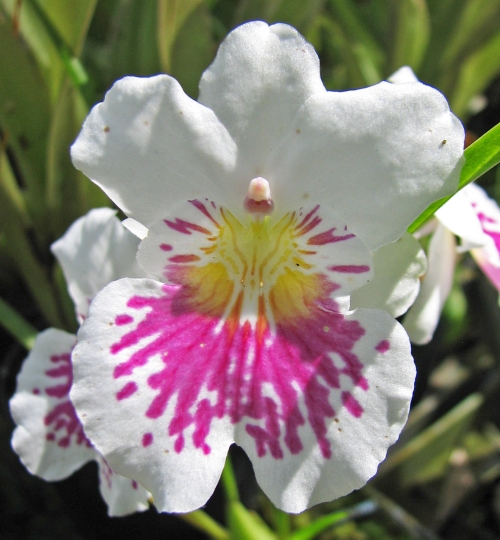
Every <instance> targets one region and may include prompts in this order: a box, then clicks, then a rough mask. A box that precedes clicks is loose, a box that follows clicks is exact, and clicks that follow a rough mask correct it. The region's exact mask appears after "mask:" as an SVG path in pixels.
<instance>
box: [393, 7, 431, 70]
mask: <svg viewBox="0 0 500 540" xmlns="http://www.w3.org/2000/svg"><path fill="white" fill-rule="evenodd" d="M396 4H397V8H396V14H395V15H396V20H395V38H394V42H393V44H392V53H393V55H392V70H391V71H396V70H397V69H399V68H400V67H401V66H410V67H411V68H413V70H414V71H417V70H418V68H419V67H420V64H421V62H422V60H423V57H424V54H425V51H426V49H427V45H428V43H429V36H430V20H429V12H428V10H427V4H426V1H425V0H399V1H398V2H397V3H396Z"/></svg>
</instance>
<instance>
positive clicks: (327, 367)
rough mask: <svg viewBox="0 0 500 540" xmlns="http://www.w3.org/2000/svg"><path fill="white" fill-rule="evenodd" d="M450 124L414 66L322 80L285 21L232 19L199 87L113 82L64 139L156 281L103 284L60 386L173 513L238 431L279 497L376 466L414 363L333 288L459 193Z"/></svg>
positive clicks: (403, 347) (372, 318)
mask: <svg viewBox="0 0 500 540" xmlns="http://www.w3.org/2000/svg"><path fill="white" fill-rule="evenodd" d="M463 136H464V133H463V129H462V126H461V125H460V123H459V121H458V120H457V119H456V118H455V117H454V116H453V115H452V114H451V113H450V111H449V108H448V105H447V103H446V101H445V99H444V98H443V96H442V95H441V94H440V93H439V92H437V91H436V90H434V89H432V88H429V87H427V86H425V85H423V84H421V83H410V84H405V85H392V84H389V83H380V84H379V85H376V86H373V87H371V88H367V89H364V90H356V91H352V92H343V93H333V92H327V91H326V90H325V88H324V86H323V84H322V83H321V79H320V76H319V62H318V58H317V56H316V54H315V52H314V50H313V48H312V47H311V46H310V45H309V44H308V43H306V42H305V41H304V39H303V38H302V37H301V36H300V35H299V34H298V33H297V32H296V31H295V30H294V29H293V28H291V27H289V26H286V25H274V26H271V27H268V26H267V25H266V24H265V23H262V22H254V23H248V24H245V25H243V26H241V27H239V28H237V29H236V30H234V31H233V32H232V33H231V34H230V35H229V36H228V37H227V38H226V40H225V41H224V43H223V44H222V45H221V47H220V49H219V52H218V54H217V57H216V59H215V61H214V63H213V64H212V65H211V66H210V68H209V69H208V70H207V71H206V72H205V74H204V75H203V77H202V80H201V83H200V97H199V101H198V102H196V101H193V100H191V99H190V98H188V97H187V96H186V95H185V94H184V93H183V91H182V89H181V88H180V86H179V85H178V83H177V82H176V81H175V80H174V79H172V78H171V77H169V76H166V75H163V76H157V77H152V78H150V79H139V78H133V77H127V78H125V79H122V80H121V81H118V82H117V83H116V84H115V86H114V87H113V88H112V89H111V90H110V91H109V93H108V94H107V96H106V99H105V101H104V103H102V104H100V105H98V106H96V107H95V108H94V109H93V111H92V112H91V114H90V116H89V117H88V119H87V120H86V122H85V124H84V127H83V130H82V132H81V134H80V136H79V137H78V139H77V141H76V142H75V144H74V145H73V147H72V157H73V161H74V163H75V165H76V166H77V168H79V169H81V170H82V171H83V172H84V173H85V174H86V175H87V176H89V177H90V178H91V179H92V180H93V181H94V182H96V183H97V184H98V185H100V186H101V187H102V188H103V189H104V190H105V191H106V193H107V194H108V195H109V196H110V197H111V198H112V199H113V200H114V201H115V203H116V204H117V205H118V206H119V207H120V208H121V209H122V210H123V211H124V212H125V213H126V214H127V215H128V216H129V217H130V218H132V219H133V220H135V221H131V222H130V221H129V226H130V227H131V228H133V229H134V230H136V231H143V235H146V233H147V236H146V237H145V238H144V240H143V242H142V244H141V246H140V249H139V256H138V261H139V264H140V265H141V266H142V267H143V269H144V270H145V271H147V272H148V273H150V274H152V275H155V276H157V278H158V281H155V280H150V279H121V280H118V281H116V282H114V283H112V284H110V285H109V286H108V287H106V288H105V289H104V290H103V291H102V292H101V293H100V294H98V295H97V297H96V298H95V300H94V301H93V303H92V305H91V307H90V311H89V316H88V318H87V319H86V321H85V322H84V324H83V326H82V329H81V331H80V333H79V335H78V340H79V343H78V345H77V347H76V349H75V351H74V353H73V361H74V386H73V389H72V392H71V398H72V400H73V402H74V404H75V406H76V409H77V411H78V414H79V417H80V419H81V421H82V423H83V424H84V427H85V431H86V433H87V435H88V436H89V437H90V439H91V440H92V442H93V444H95V446H96V448H97V449H98V450H99V451H100V452H101V453H102V454H103V455H104V456H105V458H106V460H107V461H108V462H109V463H110V465H111V466H112V467H113V469H115V470H116V471H118V472H119V473H120V474H122V475H124V476H130V477H133V478H134V479H136V480H137V481H138V482H140V484H142V485H143V486H144V487H145V488H147V489H148V490H150V491H151V492H152V493H153V496H154V500H155V504H156V506H157V507H158V509H159V510H166V511H175V512H186V511H190V510H193V509H195V508H198V507H199V506H201V505H203V504H204V503H205V502H206V500H207V499H208V498H209V496H210V495H211V493H212V492H213V490H214V488H215V485H216V483H217V481H218V478H219V476H220V474H221V471H222V468H223V466H224V461H225V456H226V453H227V450H228V447H229V446H230V444H231V443H233V442H236V443H237V444H239V445H240V446H242V447H243V448H244V449H245V451H246V452H247V454H248V455H249V457H250V459H251V460H252V463H253V465H254V468H255V472H256V476H257V479H258V482H259V484H260V485H261V487H262V489H263V490H264V491H265V492H266V494H267V495H268V496H269V497H270V498H271V500H272V501H273V502H274V503H275V504H276V505H277V506H278V507H280V508H282V509H284V510H286V511H290V512H300V511H302V510H304V509H305V508H307V507H308V506H311V505H313V504H317V503H319V502H322V501H326V500H331V499H333V498H335V497H339V496H342V495H344V494H346V493H349V492H350V491H352V490H353V489H357V488H359V487H361V486H362V485H363V484H364V483H365V482H366V481H367V480H368V479H369V478H370V477H371V476H373V475H374V474H375V472H376V469H377V466H378V464H379V463H380V461H381V460H382V459H384V457H385V454H386V451H387V448H388V446H389V445H390V444H392V443H393V442H394V441H395V440H396V439H397V437H398V435H399V433H400V431H401V429H402V427H403V425H404V423H405V421H406V417H407V413H408V408H409V403H410V399H411V395H412V390H413V382H414V377H415V368H414V364H413V360H412V357H411V354H410V345H409V341H408V337H407V335H406V333H405V331H404V329H403V328H402V327H401V326H400V325H399V324H398V323H397V322H396V321H395V320H394V319H393V318H392V317H391V316H390V315H388V314H387V313H386V312H385V311H381V310H372V309H361V308H360V309H357V310H355V311H352V312H350V311H348V309H349V295H350V293H351V292H352V291H354V290H355V289H356V288H358V287H360V286H362V285H364V284H366V283H367V282H368V281H369V280H370V279H371V277H372V274H373V271H372V267H373V264H372V255H371V252H372V251H373V250H375V249H377V248H379V247H381V246H383V245H385V244H388V243H390V242H393V241H395V240H397V239H398V238H400V237H401V236H402V235H403V233H404V231H405V230H406V228H407V226H408V225H409V224H410V223H411V222H412V221H413V219H415V217H417V216H418V215H419V214H420V213H421V212H422V211H423V210H424V209H425V208H426V207H427V206H428V205H429V204H430V203H431V202H432V201H434V200H435V199H438V198H440V197H443V196H445V195H448V194H450V193H452V192H453V191H454V190H455V189H456V187H457V182H458V175H459V172H460V168H461V155H462V147H463ZM443 141H444V142H443Z"/></svg>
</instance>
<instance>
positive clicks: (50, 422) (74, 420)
mask: <svg viewBox="0 0 500 540" xmlns="http://www.w3.org/2000/svg"><path fill="white" fill-rule="evenodd" d="M50 361H51V362H52V363H53V364H55V365H56V367H54V368H52V369H48V370H47V371H46V372H45V374H46V375H47V376H48V377H50V378H53V379H60V378H64V379H65V380H64V382H61V383H59V384H56V385H55V386H49V387H47V388H45V394H47V395H48V396H50V397H52V398H56V399H58V400H60V402H59V403H57V404H56V405H55V406H54V407H53V409H52V410H51V411H49V413H48V414H47V415H46V416H45V418H44V423H45V425H46V426H47V428H49V426H50V428H51V429H52V431H48V433H47V435H46V439H47V440H48V441H54V442H56V441H57V445H58V446H60V447H61V448H67V447H68V446H70V444H71V439H72V437H74V440H75V442H76V444H85V445H87V446H88V447H89V448H91V447H92V444H91V442H90V441H89V440H88V439H87V437H85V433H84V432H83V427H82V425H81V424H80V421H79V420H78V417H77V416H76V411H75V408H74V407H73V404H72V403H71V401H70V399H69V391H70V389H71V385H72V384H73V369H72V366H71V353H69V352H68V353H64V354H57V355H53V356H51V357H50ZM58 432H59V433H58ZM58 434H59V436H60V437H59V440H58V439H57V436H58ZM61 435H62V436H61Z"/></svg>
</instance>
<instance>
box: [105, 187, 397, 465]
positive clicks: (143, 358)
mask: <svg viewBox="0 0 500 540" xmlns="http://www.w3.org/2000/svg"><path fill="white" fill-rule="evenodd" d="M259 182H260V185H259V191H260V192H261V193H262V192H264V193H263V194H262V200H266V201H267V200H270V193H269V185H268V184H267V182H266V184H267V185H264V186H263V189H261V188H262V185H263V182H262V179H259ZM252 188H253V186H252V185H251V189H252ZM250 194H251V195H252V193H250ZM253 196H254V197H255V195H253ZM248 198H249V197H247V199H248ZM253 200H254V199H253ZM177 211H178V212H179V213H180V215H181V216H182V217H175V218H174V217H171V218H168V219H164V220H163V221H162V222H160V223H158V224H156V225H155V226H153V227H152V229H151V230H150V234H149V236H148V237H147V238H146V239H145V240H144V241H143V242H142V244H141V247H140V252H139V262H140V263H141V264H142V265H143V267H144V268H145V269H147V270H148V271H149V272H151V273H157V274H159V275H161V276H162V277H163V278H164V279H165V280H166V281H167V282H168V283H169V284H171V285H168V286H165V287H164V288H163V293H162V295H161V297H160V298H158V299H148V298H146V297H141V296H134V297H132V298H130V299H129V300H128V303H127V309H126V310H125V311H124V312H123V313H120V314H118V315H117V316H116V318H115V319H114V324H115V325H118V326H121V327H124V328H131V329H130V331H128V332H126V333H125V334H123V335H122V336H121V338H120V339H119V340H118V341H117V342H115V343H113V344H112V346H111V347H110V352H111V354H112V355H117V356H119V358H120V361H119V363H118V364H117V365H116V367H115V369H114V372H113V377H114V378H115V379H116V380H117V381H119V380H125V381H126V382H125V383H124V385H123V386H122V387H121V388H120V389H119V390H118V391H117V392H116V399H117V400H118V401H122V400H124V399H127V398H129V397H131V396H133V394H134V393H135V392H136V391H138V385H137V383H136V382H135V380H134V377H133V376H132V377H131V375H133V373H134V371H135V370H136V369H137V368H138V367H140V366H143V365H144V364H147V363H148V362H149V361H150V360H151V359H152V358H153V357H155V356H156V355H157V354H162V355H163V358H165V360H164V362H165V368H164V369H162V370H161V371H160V372H158V373H156V374H155V375H151V376H150V379H149V382H148V384H149V391H151V390H152V391H153V392H154V393H156V394H157V395H156V397H155V398H154V399H152V401H151V403H150V405H149V406H148V408H147V410H146V411H145V415H146V417H148V418H159V417H160V416H162V415H163V414H164V412H165V409H166V407H167V406H168V403H169V401H170V400H171V398H172V396H173V394H174V393H175V392H179V397H178V399H179V400H180V402H181V403H182V407H181V408H179V405H178V406H177V407H178V410H177V412H176V414H175V415H174V417H173V418H172V420H171V422H170V424H169V426H168V434H169V435H170V436H171V437H173V438H174V439H175V443H174V444H173V448H174V450H175V451H176V452H181V451H182V450H183V448H184V445H185V438H184V432H185V430H187V429H188V428H189V427H190V426H192V425H194V426H195V429H194V432H193V435H192V437H193V443H194V445H195V447H197V448H201V449H202V450H203V452H204V453H209V452H210V446H209V445H208V444H207V443H206V442H205V440H206V438H207V436H208V434H209V432H210V429H211V423H212V420H213V419H215V418H222V417H223V416H227V417H229V419H230V421H231V423H232V424H236V423H238V422H241V421H243V420H244V418H245V417H247V418H248V419H254V420H261V421H263V422H264V424H265V425H266V426H267V428H266V427H264V426H260V425H256V424H253V423H251V422H250V423H246V424H245V425H246V428H245V429H246V431H247V433H248V434H250V435H251V436H252V437H254V438H255V440H256V447H257V449H258V450H257V453H258V455H260V456H262V455H264V454H265V453H266V451H267V450H266V449H267V447H268V446H269V448H268V449H269V451H270V452H271V455H272V456H273V457H275V458H282V457H283V455H284V452H283V449H282V445H283V442H284V445H285V446H286V447H287V448H288V450H289V451H290V452H291V453H292V454H294V453H298V452H299V451H300V450H302V448H303V444H302V442H301V438H300V436H299V434H298V428H299V426H301V425H303V424H304V422H305V418H304V416H303V414H302V413H300V412H299V410H298V409H297V390H296V388H294V385H296V386H297V387H298V388H300V389H301V391H302V392H305V393H306V394H307V393H308V392H311V395H310V397H309V398H308V399H306V404H305V408H306V410H307V411H308V413H307V415H308V416H309V417H310V418H314V419H315V420H314V421H313V424H314V428H313V431H314V432H315V436H316V438H317V439H318V443H319V444H320V446H321V448H322V455H323V456H324V457H325V458H329V457H331V447H330V443H329V442H328V441H327V440H326V439H325V437H324V433H325V430H326V428H325V418H329V417H331V416H333V415H335V414H336V412H335V410H334V409H333V408H332V407H330V406H328V407H326V409H325V404H324V403H321V401H318V399H317V397H316V398H314V397H313V394H314V392H315V391H316V392H320V393H325V392H326V394H327V393H328V392H329V391H327V390H326V389H323V390H320V388H321V387H320V386H318V384H319V382H318V381H316V382H314V381H315V379H316V378H317V377H319V376H320V375H319V373H318V371H319V372H321V377H322V378H323V377H324V378H326V380H327V382H328V386H330V387H331V388H333V389H336V390H337V391H338V392H339V395H341V396H342V404H341V405H339V407H342V406H343V407H347V408H348V410H350V412H351V413H352V415H353V416H354V417H359V416H361V414H362V411H363V409H362V407H361V405H359V403H358V402H357V401H356V399H355V398H354V397H353V396H352V394H351V392H350V390H351V389H352V388H353V387H355V386H358V387H360V388H362V389H363V390H365V391H366V390H367V389H368V383H367V381H366V379H365V378H364V377H363V375H362V374H361V364H360V363H359V361H358V359H357V358H356V356H355V355H352V353H351V352H350V351H351V349H352V347H353V346H354V344H355V343H356V342H357V341H358V340H359V339H361V337H362V336H363V335H364V333H365V331H364V329H363V328H362V327H361V326H360V325H358V324H357V323H355V322H350V323H345V322H344V316H343V315H340V313H339V307H338V304H337V303H336V302H335V300H333V298H332V296H343V295H345V294H346V293H347V292H349V291H350V290H351V289H352V288H355V287H356V286H359V285H360V284H365V283H366V282H367V281H368V280H369V277H370V276H371V268H370V261H371V258H370V254H369V252H368V250H367V249H366V248H365V246H364V245H363V243H362V242H360V241H359V240H358V239H357V238H356V237H355V236H354V235H353V234H352V233H350V232H349V231H348V230H347V227H346V226H345V225H344V224H343V223H341V222H339V221H338V219H337V218H335V216H334V215H333V214H332V213H331V211H325V210H324V209H322V208H321V207H320V206H319V205H316V206H312V207H305V208H301V209H299V210H297V211H294V212H288V213H286V214H285V215H284V216H282V217H281V218H280V217H278V218H277V219H276V220H274V221H272V220H270V219H269V218H268V217H266V218H264V219H262V214H261V213H260V212H259V211H257V212H256V215H253V219H249V221H248V222H247V223H246V224H245V225H244V224H242V223H241V222H239V221H238V220H237V219H236V218H235V217H234V216H233V215H232V214H231V212H229V210H227V209H225V208H224V207H222V206H219V205H217V204H216V203H214V202H211V201H208V200H205V201H203V202H202V201H199V200H194V201H189V202H188V203H187V204H186V205H185V206H184V207H182V209H179V208H178V209H177ZM255 218H256V219H255ZM333 262H335V263H336V264H332V263H333ZM145 307H146V308H147V309H148V310H149V311H148V313H147V314H146V317H145V319H143V320H142V321H141V322H137V317H138V314H137V310H142V309H144V308H145ZM139 313H140V311H139ZM140 318H141V316H140V315H139V319H140ZM155 321H159V324H160V326H158V323H157V322H155ZM160 321H161V322H160ZM184 328H189V329H190V330H189V331H186V330H182V329H184ZM194 328H196V331H195V332H194V333H193V329H194ZM158 332H159V333H160V337H154V336H155V335H156V334H157V333H158ZM339 335H341V336H342V340H343V344H339V343H338V341H339ZM150 338H153V341H152V342H150V341H149V339H150ZM144 340H146V341H147V345H145V346H141V345H140V344H141V343H144ZM235 343H239V344H240V345H239V351H233V352H231V353H230V352H229V351H231V350H232V349H233V347H234V344H235ZM137 345H139V348H137V347H136V346H137ZM387 348H389V343H387ZM292 350H293V351H294V352H292ZM327 352H336V353H337V354H338V355H339V360H340V361H339V362H338V366H337V365H335V363H333V362H332V361H331V359H330V358H329V357H328V356H327V355H326V356H325V353H327ZM384 352H385V351H384ZM119 353H120V354H119ZM127 354H128V355H129V356H128V358H127V360H123V359H124V358H126V355H127ZM191 354H192V355H194V356H193V361H194V360H195V359H196V362H197V363H198V365H199V368H200V369H201V371H202V373H206V374H207V375H206V377H204V376H203V375H201V374H200V372H198V370H196V371H192V372H191V374H188V373H185V374H184V376H183V378H182V380H180V379H178V378H177V376H176V375H175V374H176V373H178V372H180V371H183V368H182V366H183V365H184V364H185V363H187V365H188V366H190V369H191V367H192V366H191V362H189V361H188V357H189V356H190V355H191ZM284 358H287V360H284ZM283 362H285V363H290V365H289V366H288V368H287V370H286V371H287V372H288V380H287V378H286V377H285V376H284V372H283V369H284V364H283ZM273 363H274V364H276V366H279V369H278V370H277V371H275V368H271V365H272V364H273ZM211 364H214V365H212V366H210V365H211ZM202 365H203V366H204V367H203V368H202V367H201V366H202ZM264 366H265V370H264V371H262V369H263V367H264ZM212 370H216V372H218V375H219V376H218V378H217V382H216V380H212V378H213V376H214V373H211V374H210V372H211V371H212ZM232 370H235V373H236V374H237V375H235V377H234V380H233V381H232V382H231V383H229V381H228V380H227V378H228V375H229V373H227V372H228V371H232ZM273 371H274V372H275V373H274V375H273V374H272V372H273ZM342 375H344V376H345V378H346V383H345V384H344V385H342V384H341V382H340V379H341V376H342ZM221 383H222V386H221V385H220V384H221ZM227 384H231V386H234V390H233V392H234V395H231V392H229V393H228V390H227V388H225V386H226V385H227ZM264 386H267V387H268V389H269V390H271V392H272V394H273V395H274V396H275V398H272V397H269V396H267V397H266V395H265V392H264V389H263V388H264ZM203 388H205V389H207V390H208V391H209V392H214V393H215V394H217V397H216V398H215V400H216V404H209V401H207V400H206V399H205V398H203V397H201V395H202V394H203ZM307 388H309V390H307ZM251 394H253V396H251ZM257 396H258V397H257ZM193 406H195V407H197V408H198V410H199V411H204V412H203V413H202V412H200V413H199V415H198V416H197V415H195V416H194V417H193V416H192V415H191V414H188V415H187V416H186V414H185V411H186V410H188V409H190V408H191V407H193ZM280 409H281V411H280ZM245 422H247V421H246V420H245ZM280 422H284V423H285V424H286V428H285V435H284V440H280V438H281V437H282V436H283V433H282V428H281V427H279V424H280ZM271 425H272V426H274V427H272V428H271V427H270V426H271ZM141 440H142V444H143V446H149V445H150V444H151V443H152V440H153V437H152V435H151V434H150V433H149V432H147V433H144V434H143V436H142V439H141Z"/></svg>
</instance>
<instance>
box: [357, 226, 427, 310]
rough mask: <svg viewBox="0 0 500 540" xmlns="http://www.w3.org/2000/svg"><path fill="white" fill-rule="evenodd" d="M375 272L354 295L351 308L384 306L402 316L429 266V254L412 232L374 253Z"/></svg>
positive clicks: (410, 303)
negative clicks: (427, 256)
mask: <svg viewBox="0 0 500 540" xmlns="http://www.w3.org/2000/svg"><path fill="white" fill-rule="evenodd" d="M373 264H374V272H375V276H374V277H373V279H372V280H371V281H370V283H368V285H365V286H364V287H361V288H360V289H357V290H356V291H354V292H353V293H352V295H351V309H355V308H357V307H367V308H373V309H383V310H385V311H387V312H388V313H390V314H391V315H392V316H393V317H400V316H401V315H403V313H405V312H406V311H407V310H408V308H409V307H410V306H411V305H412V304H413V302H414V301H415V299H416V298H417V295H418V292H419V290H420V279H419V278H420V276H421V275H422V274H424V273H425V271H426V270H427V258H426V256H425V253H424V250H423V249H422V247H421V246H420V244H419V243H418V242H417V240H415V238H413V236H412V235H411V234H408V233H405V234H404V235H403V236H402V237H401V238H400V239H399V240H397V241H396V242H393V243H392V244H387V245H386V246H383V247H381V248H379V249H377V250H375V252H374V254H373Z"/></svg>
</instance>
